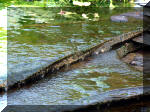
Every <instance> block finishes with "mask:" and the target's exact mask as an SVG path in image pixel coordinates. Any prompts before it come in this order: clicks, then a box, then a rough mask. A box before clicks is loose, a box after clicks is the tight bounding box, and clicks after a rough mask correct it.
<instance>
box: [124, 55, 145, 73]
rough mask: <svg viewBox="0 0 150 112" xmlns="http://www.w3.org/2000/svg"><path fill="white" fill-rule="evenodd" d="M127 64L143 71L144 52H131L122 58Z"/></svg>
mask: <svg viewBox="0 0 150 112" xmlns="http://www.w3.org/2000/svg"><path fill="white" fill-rule="evenodd" d="M122 61H124V62H125V63H127V64H130V65H131V66H132V67H133V68H135V69H136V70H139V71H143V54H142V52H134V53H129V54H128V55H126V56H125V57H124V58H122Z"/></svg>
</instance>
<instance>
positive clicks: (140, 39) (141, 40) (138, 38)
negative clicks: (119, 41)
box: [133, 36, 143, 44]
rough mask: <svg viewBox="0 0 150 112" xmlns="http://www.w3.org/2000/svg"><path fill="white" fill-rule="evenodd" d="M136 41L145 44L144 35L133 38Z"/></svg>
mask: <svg viewBox="0 0 150 112" xmlns="http://www.w3.org/2000/svg"><path fill="white" fill-rule="evenodd" d="M133 41H134V42H137V43H140V44H143V36H139V37H136V38H134V39H133Z"/></svg>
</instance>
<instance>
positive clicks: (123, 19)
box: [111, 15, 128, 22]
mask: <svg viewBox="0 0 150 112" xmlns="http://www.w3.org/2000/svg"><path fill="white" fill-rule="evenodd" d="M111 21H113V22H128V18H127V17H125V16H120V15H119V16H111Z"/></svg>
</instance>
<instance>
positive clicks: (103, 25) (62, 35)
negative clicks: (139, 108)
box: [0, 7, 143, 105]
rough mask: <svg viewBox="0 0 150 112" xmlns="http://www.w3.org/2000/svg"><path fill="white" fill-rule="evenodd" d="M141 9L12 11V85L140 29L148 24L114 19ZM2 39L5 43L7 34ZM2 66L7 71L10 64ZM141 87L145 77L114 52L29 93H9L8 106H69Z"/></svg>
mask: <svg viewBox="0 0 150 112" xmlns="http://www.w3.org/2000/svg"><path fill="white" fill-rule="evenodd" d="M139 10H142V9H141V8H129V7H128V8H114V9H111V8H99V7H62V8H61V7H55V8H39V7H36V8H35V7H34V8H33V7H30V8H29V7H28V8H27V7H22V8H20V7H9V8H8V27H7V43H8V46H7V50H8V51H7V57H8V60H7V61H8V63H7V66H8V69H7V73H8V81H9V79H10V78H11V79H12V77H13V78H14V79H15V78H16V76H18V74H19V75H20V76H21V77H25V75H31V74H32V73H34V72H36V71H37V70H38V69H39V68H42V67H45V66H47V65H48V64H50V63H52V62H54V61H56V60H58V59H59V58H61V57H64V56H66V55H68V54H71V53H76V52H77V51H80V50H83V49H87V48H89V47H92V46H94V45H96V44H99V43H102V42H104V41H107V40H109V39H111V37H113V36H116V35H120V34H122V33H125V32H129V31H132V30H136V29H138V28H141V27H142V24H143V23H142V20H140V19H135V18H132V17H131V18H129V21H128V22H126V23H124V22H123V23H116V22H112V21H111V20H110V17H111V16H112V15H117V14H122V13H125V12H135V11H139ZM135 23H136V24H135ZM3 30H4V28H3ZM3 33H6V31H5V30H4V31H3ZM1 38H2V40H4V42H6V35H5V34H3V37H1ZM4 42H2V43H4ZM2 53H3V54H5V52H2ZM1 65H2V66H6V63H2V64H1ZM2 71H6V70H4V69H2ZM1 74H2V75H0V81H1V83H3V81H5V80H6V77H7V76H6V73H4V72H1ZM140 85H142V73H141V72H138V71H135V70H134V69H132V68H130V67H129V66H127V65H126V64H124V63H122V62H121V61H120V60H119V59H118V58H117V56H116V52H115V51H112V52H109V53H106V54H104V55H99V56H97V57H95V58H94V59H91V61H88V62H86V63H84V62H83V63H79V64H77V65H74V67H73V69H71V70H69V71H65V72H62V73H57V74H56V75H54V77H52V78H47V79H44V80H42V81H40V82H39V83H38V84H35V85H32V87H30V88H23V89H21V90H17V91H16V92H13V93H10V94H9V95H8V104H11V105H18V104H20V103H21V104H25V105H31V104H35V105H37V104H38V105H40V104H41V105H43V104H69V101H74V100H78V99H80V98H83V97H87V96H92V95H96V94H98V93H100V92H103V91H107V90H112V89H117V88H125V87H135V86H140Z"/></svg>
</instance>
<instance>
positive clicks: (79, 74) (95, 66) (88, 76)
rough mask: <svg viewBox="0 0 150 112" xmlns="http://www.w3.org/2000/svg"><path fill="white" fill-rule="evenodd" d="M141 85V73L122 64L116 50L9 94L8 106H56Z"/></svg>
mask: <svg viewBox="0 0 150 112" xmlns="http://www.w3.org/2000/svg"><path fill="white" fill-rule="evenodd" d="M141 85H142V73H141V72H137V71H134V70H132V69H130V68H129V67H128V66H127V65H126V64H124V63H122V62H121V61H120V60H119V59H118V58H117V55H116V52H115V51H111V52H108V53H105V54H101V55H99V56H97V57H95V58H94V59H91V60H89V61H88V62H81V63H79V64H75V65H73V66H72V69H70V70H69V71H66V72H65V71H64V72H60V73H58V74H57V75H56V76H54V77H52V78H51V79H49V78H47V79H45V80H43V81H41V82H40V83H37V84H35V85H32V87H30V88H24V89H21V90H17V91H16V92H14V93H10V94H9V95H8V104H11V105H12V104H15V105H18V104H23V105H37V104H38V105H49V104H52V105H56V104H69V102H70V101H74V100H78V99H80V98H84V97H87V96H93V95H97V94H99V93H101V92H104V91H107V90H112V89H118V88H126V87H135V86H141Z"/></svg>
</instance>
